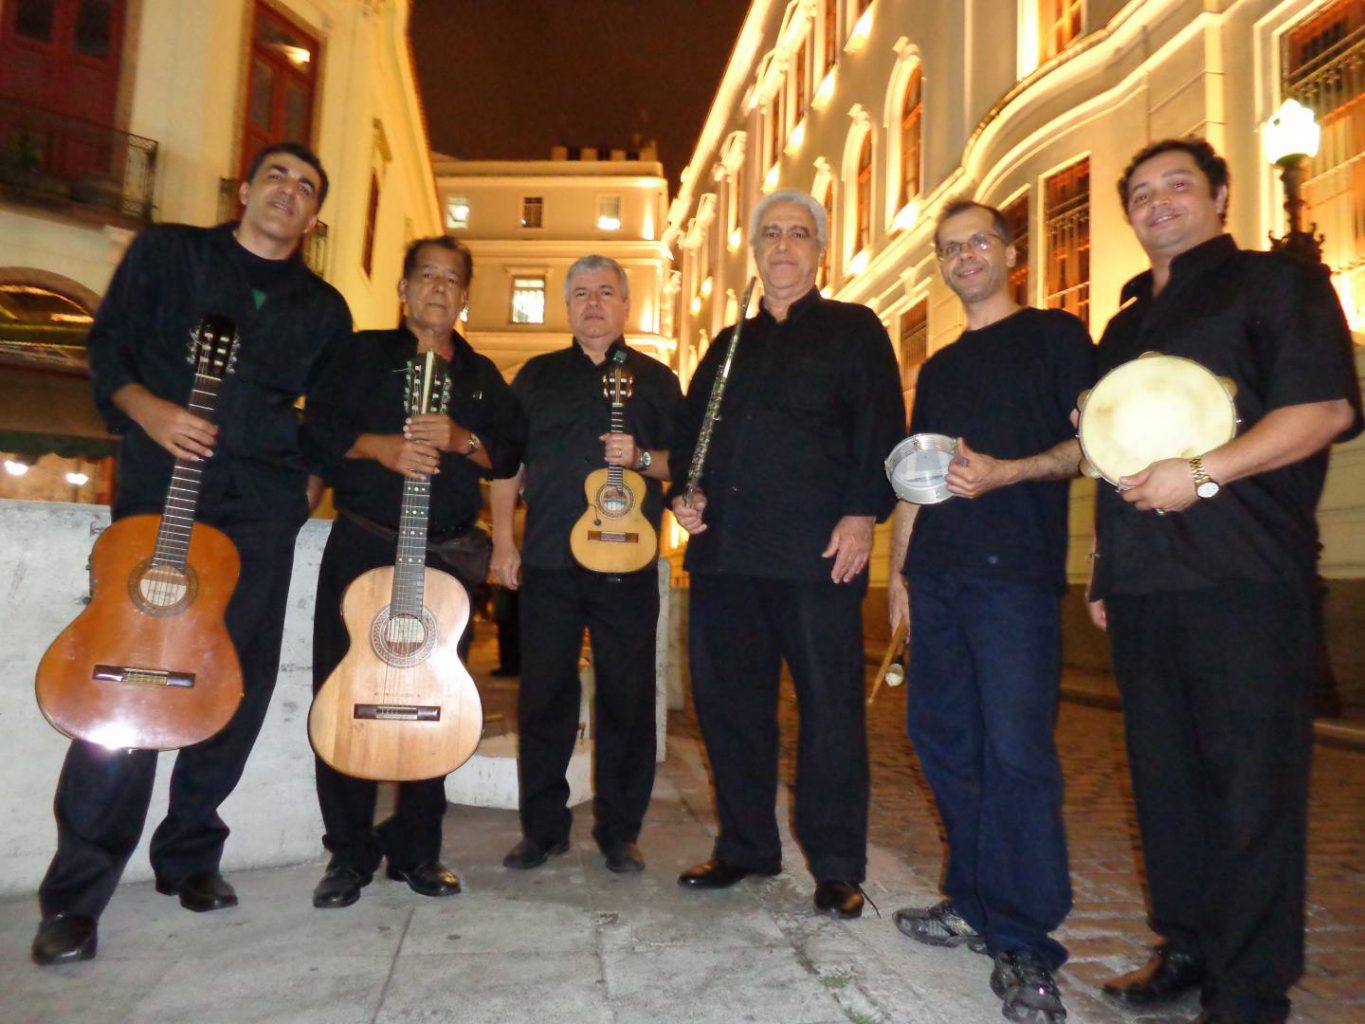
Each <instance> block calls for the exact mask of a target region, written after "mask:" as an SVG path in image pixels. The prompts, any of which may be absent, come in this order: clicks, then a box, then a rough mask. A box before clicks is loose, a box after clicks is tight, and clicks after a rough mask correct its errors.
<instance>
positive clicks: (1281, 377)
mask: <svg viewBox="0 0 1365 1024" xmlns="http://www.w3.org/2000/svg"><path fill="white" fill-rule="evenodd" d="M1123 300H1124V305H1123V306H1121V307H1120V309H1119V312H1118V313H1117V314H1116V315H1115V316H1114V318H1113V319H1112V320H1110V321H1109V326H1108V327H1106V328H1105V331H1104V336H1103V337H1102V338H1101V339H1100V350H1099V369H1100V372H1101V373H1105V372H1107V371H1109V370H1110V369H1112V368H1114V367H1116V366H1118V365H1119V364H1121V363H1124V362H1127V361H1128V360H1130V359H1133V358H1135V357H1136V356H1138V355H1140V354H1141V353H1143V352H1146V351H1155V352H1165V353H1169V354H1171V355H1180V356H1186V357H1187V358H1190V359H1193V360H1195V361H1196V362H1199V363H1201V364H1203V365H1204V366H1206V367H1207V368H1208V369H1210V370H1212V371H1213V372H1214V373H1216V374H1218V375H1220V376H1225V377H1231V378H1232V379H1233V381H1234V382H1235V383H1236V385H1237V395H1236V407H1237V415H1238V418H1239V420H1240V424H1239V427H1238V431H1239V432H1240V433H1244V432H1245V431H1247V430H1250V429H1251V428H1252V427H1254V426H1255V425H1256V424H1257V423H1258V422H1260V420H1261V418H1262V417H1263V416H1265V414H1266V413H1268V412H1270V411H1271V410H1272V409H1279V408H1282V407H1284V406H1290V405H1300V404H1306V403H1311V402H1326V401H1332V400H1334V399H1340V398H1346V399H1349V400H1350V402H1351V404H1352V405H1353V406H1354V407H1355V410H1356V421H1355V424H1354V425H1353V426H1352V427H1351V428H1349V429H1348V430H1347V431H1345V432H1344V433H1343V435H1342V436H1341V437H1340V438H1338V440H1347V439H1349V438H1350V437H1354V436H1355V435H1356V434H1358V433H1360V429H1361V416H1360V389H1359V388H1358V386H1357V385H1356V378H1355V368H1354V364H1353V361H1352V352H1351V335H1350V330H1349V328H1348V327H1347V326H1346V320H1345V317H1343V316H1342V312H1341V305H1340V303H1339V302H1338V301H1337V296H1336V293H1335V292H1334V291H1333V290H1332V286H1331V282H1330V280H1329V278H1328V276H1327V273H1326V271H1325V269H1324V268H1321V267H1316V268H1310V267H1307V266H1305V265H1303V264H1301V263H1298V262H1297V261H1295V260H1294V259H1293V258H1291V257H1289V256H1287V255H1284V254H1282V253H1265V252H1249V251H1247V250H1244V249H1238V248H1237V244H1236V243H1235V242H1234V241H1233V239H1232V237H1231V236H1229V235H1219V236H1218V237H1216V238H1213V239H1211V240H1210V241H1208V242H1205V243H1203V244H1202V245H1198V246H1196V247H1195V248H1193V249H1190V250H1189V251H1188V252H1184V253H1181V254H1180V255H1179V256H1177V257H1176V258H1175V259H1174V260H1173V261H1172V262H1171V277H1170V280H1169V281H1168V282H1167V284H1166V287H1165V288H1164V289H1162V292H1161V294H1160V295H1158V296H1156V297H1155V298H1153V297H1152V277H1151V272H1150V271H1148V272H1147V273H1144V274H1141V275H1139V276H1138V277H1136V278H1134V279H1133V280H1131V281H1129V282H1128V284H1127V285H1125V286H1124V289H1123ZM1326 475H1327V452H1326V451H1322V452H1319V453H1318V454H1316V455H1313V456H1310V457H1309V458H1307V459H1303V460H1301V461H1299V462H1296V463H1294V464H1292V465H1289V466H1285V467H1283V468H1281V469H1277V470H1273V471H1271V472H1268V473H1258V474H1256V475H1254V476H1250V477H1246V478H1244V479H1242V480H1236V481H1234V482H1232V483H1230V484H1225V485H1224V486H1223V489H1222V490H1221V491H1220V492H1219V493H1218V495H1217V496H1215V497H1213V498H1210V499H1207V500H1202V501H1197V502H1195V504H1194V505H1192V506H1191V507H1190V508H1188V509H1186V510H1185V511H1184V512H1181V513H1179V514H1173V515H1168V516H1157V515H1156V514H1154V513H1152V512H1139V511H1137V510H1136V509H1135V508H1133V506H1131V505H1129V504H1128V503H1127V502H1125V501H1123V500H1122V499H1121V498H1120V497H1119V496H1118V495H1117V494H1116V493H1115V491H1114V489H1113V488H1112V487H1109V486H1107V485H1105V484H1104V483H1103V482H1101V483H1100V484H1099V487H1098V490H1097V493H1096V505H1095V510H1096V529H1097V533H1098V536H1099V561H1098V564H1097V565H1096V568H1095V580H1094V591H1093V593H1094V596H1097V597H1104V596H1107V595H1110V594H1145V593H1156V592H1161V591H1168V590H1188V589H1196V588H1201V587H1209V586H1213V585H1218V584H1225V583H1228V582H1231V581H1236V580H1259V581H1266V582H1271V581H1302V580H1306V579H1309V578H1310V577H1311V576H1312V574H1313V572H1314V571H1315V568H1314V567H1315V565H1316V562H1317V519H1316V509H1317V504H1318V498H1319V497H1321V495H1322V485H1323V480H1324V479H1325V477H1326Z"/></svg>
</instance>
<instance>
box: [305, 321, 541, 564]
mask: <svg viewBox="0 0 1365 1024" xmlns="http://www.w3.org/2000/svg"><path fill="white" fill-rule="evenodd" d="M451 342H452V343H453V345H454V352H453V353H452V354H451V359H450V368H449V371H448V376H449V379H450V404H449V406H448V408H447V413H448V414H449V416H450V418H451V419H452V420H454V421H455V422H456V423H457V424H459V425H460V426H462V427H464V428H465V429H466V430H472V431H473V432H474V433H475V434H477V435H478V437H479V440H480V441H481V442H483V446H484V449H485V450H486V451H487V452H488V457H489V460H490V461H491V462H492V464H493V468H492V471H491V472H489V471H487V470H484V469H482V467H480V466H478V465H476V464H475V463H473V462H471V461H470V460H469V459H468V458H466V457H465V456H464V455H463V454H462V453H460V452H442V453H441V459H440V472H439V473H437V474H436V475H435V476H434V477H432V480H431V518H430V524H429V530H430V534H431V536H432V537H433V538H435V539H439V538H440V537H442V536H444V535H448V534H453V533H458V532H459V531H461V530H464V529H466V528H468V527H469V526H471V525H473V523H474V520H475V519H476V518H477V517H478V514H479V508H480V505H481V504H482V500H483V499H482V494H481V492H480V491H479V478H480V477H481V476H504V477H506V476H511V475H513V474H514V473H515V472H516V471H517V466H518V465H520V463H521V449H522V445H523V443H524V441H525V434H526V425H525V421H524V420H523V418H522V415H521V406H520V405H518V403H517V399H516V396H514V395H513V394H512V389H511V388H510V387H508V386H507V382H506V381H504V380H503V379H502V374H501V373H499V372H498V368H497V367H496V366H495V365H494V364H493V361H492V360H490V359H488V358H487V357H485V356H482V355H480V354H479V353H477V352H475V351H474V349H473V348H471V347H470V345H469V342H467V341H465V339H464V338H462V337H461V336H460V335H459V334H457V333H452V335H451ZM416 354H417V339H416V338H415V337H414V336H413V334H412V332H411V331H409V330H408V329H407V328H406V327H399V328H397V329H395V330H389V331H361V332H359V333H357V334H356V335H355V336H354V337H353V338H352V339H351V340H350V342H348V343H347V344H346V345H345V346H344V347H343V348H342V349H341V351H340V352H339V353H338V354H337V356H336V358H335V359H334V360H332V363H331V365H330V366H329V367H328V368H327V372H326V373H325V374H324V375H323V378H322V380H321V381H319V382H318V386H317V388H315V389H314V391H313V393H312V394H311V395H310V396H309V399H308V406H307V409H306V410H305V422H306V427H307V434H308V437H309V440H310V442H311V443H312V444H313V445H314V446H315V448H316V450H317V452H318V458H319V461H320V462H321V463H322V465H323V467H324V469H323V476H324V477H325V478H326V480H327V482H328V483H329V484H330V485H331V487H332V500H333V503H334V504H335V505H336V507H337V508H338V509H341V510H344V511H347V512H355V513H357V514H359V515H362V516H365V517H366V518H367V519H372V520H374V521H375V522H377V523H382V524H383V525H384V526H387V527H389V528H390V529H396V528H397V527H398V518H399V510H400V509H401V507H402V501H403V483H404V480H405V477H403V476H402V475H401V474H399V473H395V472H394V471H393V470H391V469H387V468H385V467H384V466H383V465H381V464H380V463H379V462H377V461H375V460H374V459H348V458H346V452H348V451H349V450H350V449H351V446H352V445H354V444H355V442H356V438H358V437H359V436H360V435H361V434H401V433H402V432H403V422H404V420H406V419H407V417H408V412H407V403H406V401H405V399H404V386H405V382H406V378H407V372H406V371H407V367H408V361H409V360H411V359H413V358H414V357H415V356H416Z"/></svg>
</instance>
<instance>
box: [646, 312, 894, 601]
mask: <svg viewBox="0 0 1365 1024" xmlns="http://www.w3.org/2000/svg"><path fill="white" fill-rule="evenodd" d="M729 341H730V335H729V331H724V332H722V333H721V334H720V335H718V336H717V338H716V341H715V343H714V344H713V345H712V346H711V347H710V348H709V349H708V350H707V352H706V355H705V357H703V359H702V361H701V364H700V365H699V366H698V367H697V372H696V375H695V376H694V377H693V378H692V383H691V386H690V387H689V388H688V392H687V401H686V403H685V404H684V405H683V407H682V410H681V412H680V414H679V416H678V419H677V422H676V425H675V429H674V434H673V444H672V449H671V464H672V478H673V488H672V492H671V493H672V494H678V493H681V491H682V489H683V487H684V485H685V484H686V481H687V472H688V466H689V463H690V462H691V459H692V452H693V449H694V448H695V447H696V443H697V436H698V433H699V431H700V429H701V422H702V418H703V417H704V415H705V413H706V406H707V403H708V400H709V399H710V396H711V386H712V383H713V382H714V381H715V378H716V374H717V372H718V371H719V370H720V366H721V364H722V363H723V362H724V359H725V352H726V349H727V348H728V347H729ZM904 434H905V400H904V398H903V397H902V395H901V389H900V372H899V370H898V369H897V366H896V357H895V354H894V353H893V351H892V349H891V341H890V339H889V338H888V337H887V335H886V328H884V327H883V326H882V323H881V321H880V320H879V319H877V315H876V314H875V313H873V312H872V311H871V310H870V309H868V308H867V307H866V306H859V305H853V304H850V303H845V302H835V301H832V300H829V299H823V298H821V297H820V294H819V292H817V291H816V290H815V289H811V291H810V292H809V293H808V294H807V295H805V296H804V297H803V298H801V299H799V300H798V301H797V302H795V303H793V304H792V305H791V307H790V308H789V309H788V310H787V318H786V319H785V320H783V321H782V322H781V323H779V322H778V321H777V320H776V319H774V318H773V316H772V314H771V313H769V312H768V311H767V309H766V308H761V309H760V311H759V314H758V316H756V317H754V318H752V319H751V320H749V321H747V322H746V323H745V325H744V328H743V332H742V334H741V335H740V341H739V345H738V347H737V348H736V350H735V360H734V363H733V364H732V365H731V367H730V377H729V380H728V382H727V385H726V389H725V395H724V399H723V401H722V404H721V414H720V417H719V419H718V420H717V421H716V426H715V431H714V433H713V434H712V438H711V447H710V451H709V454H708V458H707V464H706V468H705V471H704V473H703V476H702V480H701V484H700V486H701V490H702V491H703V492H704V493H705V495H706V502H707V504H706V522H707V524H708V529H707V530H706V531H705V532H704V533H700V534H698V535H697V536H695V537H693V538H692V539H691V540H689V541H688V545H687V559H686V565H687V569H688V571H690V572H728V573H740V574H744V575H749V576H761V577H768V578H775V579H793V580H811V581H816V580H828V579H829V574H830V569H831V568H832V562H831V560H830V559H827V558H821V557H820V553H821V552H822V551H824V550H825V548H826V547H827V546H828V545H829V537H830V534H831V532H833V530H834V526H835V524H836V523H838V521H839V520H840V519H842V518H843V517H844V516H874V517H877V518H879V519H880V518H885V517H886V515H887V514H888V513H889V512H890V511H891V508H892V506H893V505H894V503H895V495H894V494H893V493H892V491H891V486H890V484H889V483H888V482H887V479H886V472H885V470H884V469H883V462H884V460H885V459H886V456H887V453H889V452H890V451H891V449H892V448H893V447H894V446H895V445H896V443H897V442H898V441H900V439H901V438H902V437H903V436H904ZM862 578H863V581H864V585H865V581H866V578H867V577H866V573H865V572H864V575H863V577H862Z"/></svg>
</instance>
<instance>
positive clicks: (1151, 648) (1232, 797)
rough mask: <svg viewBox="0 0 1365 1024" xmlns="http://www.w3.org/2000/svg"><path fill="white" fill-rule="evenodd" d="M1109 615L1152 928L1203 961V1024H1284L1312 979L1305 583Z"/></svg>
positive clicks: (1120, 609)
mask: <svg viewBox="0 0 1365 1024" xmlns="http://www.w3.org/2000/svg"><path fill="white" fill-rule="evenodd" d="M1106 606H1107V608H1108V613H1109V635H1110V637H1111V642H1112V644H1113V654H1114V670H1115V673H1116V675H1117V676H1118V681H1119V688H1120V692H1121V695H1122V698H1123V712H1124V724H1125V729H1126V731H1127V741H1128V762H1129V765H1130V767H1131V769H1132V773H1133V795H1134V798H1135V802H1136V805H1137V815H1138V825H1139V827H1140V829H1141V832H1142V850H1143V858H1144V860H1145V862H1146V867H1147V884H1148V890H1149V897H1150V906H1151V925H1152V929H1153V930H1154V931H1156V932H1157V933H1158V934H1160V935H1162V936H1164V937H1165V938H1166V940H1167V941H1168V942H1169V943H1170V944H1171V946H1173V947H1174V948H1175V949H1177V950H1179V951H1181V952H1188V953H1193V954H1197V955H1202V956H1203V957H1204V958H1205V960H1206V961H1207V964H1208V977H1207V980H1206V982H1205V986H1204V993H1203V998H1204V1005H1205V1007H1206V1008H1207V1009H1209V1010H1212V1011H1217V1012H1220V1013H1224V1014H1227V1015H1229V1016H1231V1017H1234V1018H1236V1019H1238V1020H1247V1021H1258V1022H1272V1024H1274V1022H1279V1021H1283V1020H1285V1019H1286V1018H1287V1017H1288V1015H1289V999H1288V997H1287V995H1286V993H1287V992H1288V991H1289V989H1290V987H1291V986H1293V984H1294V983H1295V981H1297V980H1298V978H1299V976H1300V975H1301V974H1302V973H1303V928H1304V887H1305V883H1304V876H1305V870H1306V861H1305V847H1306V841H1307V801H1308V772H1309V761H1310V755H1311V752H1312V684H1313V664H1314V660H1313V659H1314V642H1315V640H1314V638H1315V636H1316V620H1315V616H1316V605H1315V602H1314V598H1313V594H1312V589H1311V581H1309V580H1305V581H1303V583H1302V585H1301V586H1291V585H1276V584H1258V583H1250V582H1248V583H1241V584H1237V585H1235V586H1226V587H1219V588H1213V589H1208V590H1198V591H1188V592H1176V593H1162V594H1153V595H1148V596H1141V597H1133V596H1127V597H1111V598H1109V599H1108V600H1107V601H1106Z"/></svg>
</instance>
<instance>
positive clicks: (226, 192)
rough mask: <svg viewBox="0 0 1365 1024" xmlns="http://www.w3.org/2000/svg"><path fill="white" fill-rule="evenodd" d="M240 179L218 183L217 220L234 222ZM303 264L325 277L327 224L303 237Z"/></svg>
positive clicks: (238, 206) (318, 224)
mask: <svg viewBox="0 0 1365 1024" xmlns="http://www.w3.org/2000/svg"><path fill="white" fill-rule="evenodd" d="M241 185H242V179H241V178H220V179H219V181H218V220H219V221H227V220H236V219H237V216H238V214H239V213H240V212H241V209H240V206H241V204H240V203H239V202H238V198H237V193H238V192H239V191H241ZM303 262H304V263H306V264H307V265H308V269H309V270H311V271H312V272H313V273H315V274H317V275H318V277H323V278H325V277H326V276H327V224H326V223H325V222H324V221H318V222H317V223H316V224H315V225H313V230H312V231H310V232H308V234H306V235H304V236H303Z"/></svg>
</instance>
